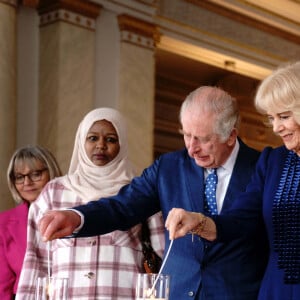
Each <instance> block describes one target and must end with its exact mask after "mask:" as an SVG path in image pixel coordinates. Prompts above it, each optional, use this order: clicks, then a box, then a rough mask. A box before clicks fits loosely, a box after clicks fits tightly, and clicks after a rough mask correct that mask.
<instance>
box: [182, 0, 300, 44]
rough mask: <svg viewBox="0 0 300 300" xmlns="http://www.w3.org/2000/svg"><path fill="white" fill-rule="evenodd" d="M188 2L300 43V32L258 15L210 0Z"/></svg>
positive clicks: (188, 0)
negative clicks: (285, 28)
mask: <svg viewBox="0 0 300 300" xmlns="http://www.w3.org/2000/svg"><path fill="white" fill-rule="evenodd" d="M185 1H186V2H190V3H192V4H194V5H197V6H199V7H201V8H204V9H206V10H209V11H211V12H214V13H216V14H218V15H221V16H223V17H226V18H229V19H231V20H234V21H236V22H239V23H242V24H245V25H248V26H251V27H253V28H257V29H258V30H261V31H264V32H267V33H269V34H272V35H274V36H279V37H281V38H283V39H286V40H288V41H291V42H293V43H296V44H299V45H300V32H299V35H297V34H294V33H292V32H289V31H287V30H284V29H282V28H279V27H276V26H274V25H271V24H268V23H267V22H264V21H261V20H259V19H258V18H256V17H253V16H250V15H247V14H245V13H241V12H239V11H234V10H232V9H229V8H228V7H226V6H223V5H221V4H218V3H215V2H213V1H210V0H185Z"/></svg>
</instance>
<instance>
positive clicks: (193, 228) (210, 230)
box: [165, 208, 217, 241]
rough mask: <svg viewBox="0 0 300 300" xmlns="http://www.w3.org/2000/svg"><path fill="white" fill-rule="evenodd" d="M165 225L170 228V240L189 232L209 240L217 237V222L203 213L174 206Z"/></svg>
mask: <svg viewBox="0 0 300 300" xmlns="http://www.w3.org/2000/svg"><path fill="white" fill-rule="evenodd" d="M165 225H166V228H167V230H169V238H170V240H173V239H177V238H179V237H182V236H185V235H186V234H187V233H192V234H197V235H199V236H201V237H202V238H204V239H206V240H208V241H214V240H215V239H216V238H217V228H216V224H215V222H214V221H213V220H212V219H211V218H209V217H206V216H204V215H203V214H202V213H196V212H190V211H186V210H184V209H181V208H172V209H171V210H170V212H169V214H168V217H167V220H166V224H165Z"/></svg>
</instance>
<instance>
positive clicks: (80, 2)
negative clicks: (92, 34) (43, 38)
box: [37, 0, 102, 30]
mask: <svg viewBox="0 0 300 300" xmlns="http://www.w3.org/2000/svg"><path fill="white" fill-rule="evenodd" d="M37 8H38V12H39V15H40V25H41V26H45V25H47V24H50V23H54V22H57V21H65V22H68V23H72V24H74V25H78V26H81V27H85V28H87V29H92V30H95V21H96V18H97V17H98V16H99V14H100V11H101V8H102V6H101V5H99V4H96V3H92V2H88V1H86V0H40V1H39V5H38V7H37Z"/></svg>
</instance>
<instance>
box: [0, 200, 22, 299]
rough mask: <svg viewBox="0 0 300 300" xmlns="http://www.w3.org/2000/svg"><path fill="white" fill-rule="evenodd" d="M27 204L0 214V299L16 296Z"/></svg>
mask: <svg viewBox="0 0 300 300" xmlns="http://www.w3.org/2000/svg"><path fill="white" fill-rule="evenodd" d="M27 217H28V204H27V203H26V202H24V203H22V204H20V205H18V206H17V207H15V208H12V209H10V210H7V211H4V212H2V213H0V299H1V300H11V299H12V295H13V294H16V291H17V286H18V282H19V276H20V274H21V269H22V264H23V259H24V254H25V250H26V236H27Z"/></svg>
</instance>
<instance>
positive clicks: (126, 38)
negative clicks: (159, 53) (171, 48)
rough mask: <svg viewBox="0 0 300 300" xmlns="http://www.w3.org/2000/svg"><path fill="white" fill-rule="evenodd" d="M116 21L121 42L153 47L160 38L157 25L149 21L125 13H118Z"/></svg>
mask: <svg viewBox="0 0 300 300" xmlns="http://www.w3.org/2000/svg"><path fill="white" fill-rule="evenodd" d="M118 22H119V28H120V32H121V40H122V41H123V42H128V43H132V44H135V45H138V46H141V47H145V48H149V49H154V47H155V45H156V44H157V43H158V42H159V40H160V35H159V32H158V29H157V27H156V26H155V25H154V24H152V23H150V22H146V21H142V20H140V19H137V18H135V17H132V16H129V15H126V14H122V15H119V16H118Z"/></svg>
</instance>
